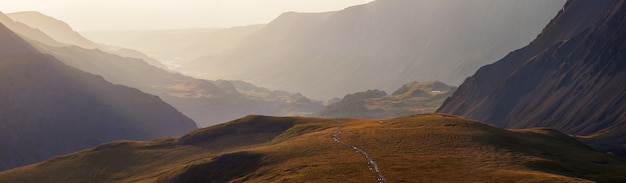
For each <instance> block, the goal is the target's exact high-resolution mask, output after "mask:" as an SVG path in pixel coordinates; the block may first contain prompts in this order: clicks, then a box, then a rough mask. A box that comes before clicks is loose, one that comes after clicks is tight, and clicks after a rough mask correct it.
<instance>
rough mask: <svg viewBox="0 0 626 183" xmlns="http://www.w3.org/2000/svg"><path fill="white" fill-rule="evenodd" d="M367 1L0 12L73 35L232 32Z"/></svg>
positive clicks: (96, 1)
mask: <svg viewBox="0 0 626 183" xmlns="http://www.w3.org/2000/svg"><path fill="white" fill-rule="evenodd" d="M370 1H371V0H269V1H267V0H266V1H246V0H176V1H174V0H133V1H128V0H106V1H105V0H90V1H82V0H46V1H43V0H20V1H3V2H0V7H1V8H0V11H2V12H4V13H9V12H15V11H39V12H42V13H44V14H47V15H50V16H53V17H55V18H58V19H62V20H64V21H66V22H68V23H69V24H70V25H72V27H73V28H74V29H76V30H79V31H85V30H151V29H180V28H195V27H232V26H241V25H249V24H258V23H267V22H269V21H271V20H272V19H274V18H276V17H277V16H278V15H280V14H281V13H283V12H286V11H297V12H324V11H335V10H341V9H343V8H345V7H348V6H351V5H357V4H364V3H367V2H370Z"/></svg>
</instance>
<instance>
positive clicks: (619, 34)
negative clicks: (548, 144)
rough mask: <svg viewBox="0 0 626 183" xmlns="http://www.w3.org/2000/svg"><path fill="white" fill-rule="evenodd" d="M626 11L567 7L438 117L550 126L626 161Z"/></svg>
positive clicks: (614, 3)
mask: <svg viewBox="0 0 626 183" xmlns="http://www.w3.org/2000/svg"><path fill="white" fill-rule="evenodd" d="M625 25H626V5H625V2H624V1H621V0H619V1H618V0H603V1H593V2H591V1H584V0H582V1H581V0H571V1H568V3H567V4H566V6H565V7H564V9H563V10H562V11H561V12H560V13H559V15H558V16H557V17H556V18H555V19H554V20H553V21H552V22H551V23H550V24H549V25H548V26H547V27H546V28H545V30H544V32H543V33H542V34H541V35H540V36H539V37H538V38H537V39H536V40H535V41H533V42H532V43H531V44H530V45H528V46H527V47H524V48H522V49H520V50H517V51H514V52H512V53H510V54H509V55H508V56H507V57H505V58H503V59H502V60H500V61H498V62H496V63H494V64H492V65H488V66H485V67H483V68H481V69H480V70H479V71H478V72H476V74H475V75H474V76H472V77H470V78H468V79H467V80H466V81H465V83H464V84H463V85H461V86H460V87H459V89H458V90H457V92H456V93H455V94H454V95H453V96H452V97H451V98H450V99H448V100H447V101H446V102H445V103H444V105H443V106H442V107H441V108H440V109H439V110H438V112H444V113H450V114H455V115H462V116H467V117H469V118H472V119H478V120H484V121H486V122H489V123H493V124H496V125H498V126H502V127H510V128H527V127H551V128H555V129H557V130H559V131H562V132H565V133H569V134H574V135H579V136H588V135H591V136H588V137H585V138H590V137H596V138H595V139H585V142H590V144H592V145H593V146H595V147H596V148H599V149H602V150H607V151H613V152H616V153H620V154H626V146H625V144H626V136H624V134H625V133H626V113H624V111H626V97H625V96H626V82H625V81H626V64H625V63H626V62H624V60H626V55H625V54H624V53H625V52H626V50H625V45H624V43H625V42H626V36H625V35H624V31H626V26H625Z"/></svg>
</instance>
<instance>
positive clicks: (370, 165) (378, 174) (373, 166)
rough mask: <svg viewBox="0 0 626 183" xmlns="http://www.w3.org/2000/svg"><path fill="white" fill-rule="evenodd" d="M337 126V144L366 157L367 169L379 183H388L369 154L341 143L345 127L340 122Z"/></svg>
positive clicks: (335, 135) (335, 138)
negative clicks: (341, 135) (340, 135)
mask: <svg viewBox="0 0 626 183" xmlns="http://www.w3.org/2000/svg"><path fill="white" fill-rule="evenodd" d="M337 125H338V127H337V129H335V134H333V140H334V141H335V142H337V143H340V144H343V145H345V146H347V147H349V148H351V149H354V150H355V151H356V152H359V153H361V155H363V157H365V159H366V160H367V167H368V168H369V170H370V171H371V172H372V173H374V174H375V175H376V177H377V179H378V183H387V179H386V178H385V176H384V175H383V173H382V172H380V169H379V168H378V164H376V161H374V159H373V158H372V157H371V156H370V155H369V154H367V152H365V151H364V150H363V149H361V148H358V147H356V146H353V145H351V144H348V143H345V142H343V141H341V139H340V138H339V134H341V128H342V127H343V126H342V125H341V122H339V121H337Z"/></svg>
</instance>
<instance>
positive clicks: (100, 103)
mask: <svg viewBox="0 0 626 183" xmlns="http://www.w3.org/2000/svg"><path fill="white" fill-rule="evenodd" d="M194 129H196V124H195V123H194V122H193V121H192V120H191V119H189V118H188V117H186V116H184V115H183V114H181V113H180V112H178V111H177V110H176V109H174V108H173V107H171V106H170V105H168V104H166V103H165V102H163V101H162V100H160V99H159V98H158V97H156V96H153V95H148V94H145V93H143V92H141V91H139V90H136V89H133V88H128V87H125V86H120V85H114V84H111V83H109V82H107V81H105V80H104V79H103V78H102V77H100V76H95V75H91V74H88V73H85V72H82V71H79V70H77V69H74V68H71V67H69V66H67V65H65V64H63V63H62V62H60V61H59V60H57V59H56V58H54V57H53V56H50V55H45V54H42V53H40V52H39V51H38V50H37V49H35V48H34V47H32V46H31V45H30V44H29V43H27V42H26V41H24V40H23V39H22V38H20V37H19V36H18V35H17V34H15V33H13V32H12V31H11V30H9V29H8V28H7V27H5V26H4V25H2V24H0V146H1V147H3V148H2V151H0V170H6V169H9V168H14V167H18V166H23V165H26V164H30V163H35V162H39V161H43V160H46V159H48V158H50V157H53V156H56V155H61V154H65V153H70V152H74V151H77V150H81V149H84V148H88V147H92V146H94V145H97V144H101V143H104V142H109V141H113V140H122V139H135V140H149V139H153V138H156V137H162V136H174V135H181V134H184V133H186V132H188V131H190V130H194Z"/></svg>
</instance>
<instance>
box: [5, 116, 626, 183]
mask: <svg viewBox="0 0 626 183" xmlns="http://www.w3.org/2000/svg"><path fill="white" fill-rule="evenodd" d="M337 121H340V122H341V123H342V126H343V127H341V128H340V129H339V131H340V133H339V137H340V138H341V140H342V141H345V142H346V143H350V144H353V145H355V146H357V147H359V148H361V149H363V150H365V151H367V152H368V154H369V155H370V156H371V157H372V158H374V160H375V161H376V162H377V163H378V165H379V168H380V170H381V172H383V173H384V174H385V177H386V178H387V180H388V181H389V182H594V181H595V182H623V181H625V180H626V177H625V176H624V174H623V171H624V169H625V168H626V160H624V159H623V158H619V157H617V156H614V155H609V154H606V153H601V152H596V151H593V150H591V149H590V148H589V147H587V146H585V145H584V144H582V143H580V142H578V141H576V140H575V139H573V138H571V137H568V136H566V135H563V134H561V133H558V132H556V131H554V130H548V129H525V130H505V129H501V128H497V127H494V126H490V125H486V124H484V123H480V122H476V121H472V120H468V119H464V118H460V117H454V116H447V115H439V114H426V115H415V116H407V117H401V118H395V119H389V120H385V121H384V122H383V123H380V122H379V120H371V119H319V118H296V117H285V118H278V117H268V116H248V117H245V118H241V119H238V120H235V121H232V122H228V123H224V124H220V125H216V126H212V127H208V128H204V129H199V130H196V131H193V132H191V133H189V134H187V135H185V136H183V137H181V138H163V139H157V140H153V141H147V142H140V141H118V142H113V143H107V144H103V145H100V146H97V147H95V148H92V149H87V150H84V151H80V152H76V153H72V154H68V155H65V156H61V157H57V158H54V159H51V160H48V161H45V162H42V163H39V164H34V165H30V166H25V167H20V168H17V169H13V170H9V171H5V172H0V182H178V183H186V182H189V183H192V182H194V183H195V182H374V181H376V177H375V176H374V175H373V174H372V173H371V172H370V171H369V170H368V167H367V161H366V160H365V159H364V158H363V156H362V155H361V154H359V153H357V152H355V151H354V150H353V149H352V148H349V147H346V146H344V145H342V144H339V143H336V142H335V141H333V138H332V136H333V134H335V133H336V132H335V130H337V129H338V128H337V127H338V126H337Z"/></svg>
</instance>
